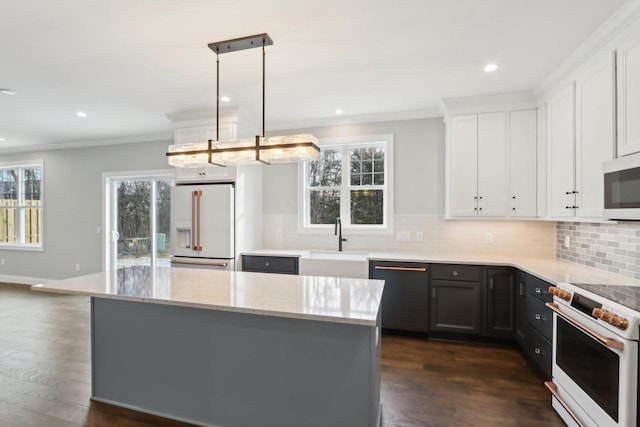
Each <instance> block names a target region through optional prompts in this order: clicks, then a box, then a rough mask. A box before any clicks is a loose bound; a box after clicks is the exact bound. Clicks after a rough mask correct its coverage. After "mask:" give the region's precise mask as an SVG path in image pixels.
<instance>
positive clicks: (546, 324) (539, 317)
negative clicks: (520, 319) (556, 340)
mask: <svg viewBox="0 0 640 427" xmlns="http://www.w3.org/2000/svg"><path fill="white" fill-rule="evenodd" d="M527 317H528V322H529V324H530V325H531V326H533V327H534V328H536V329H537V330H538V332H540V333H541V334H542V335H543V336H544V337H545V338H546V339H548V340H549V341H551V340H552V339H553V314H552V312H551V310H549V309H548V308H547V307H546V306H545V305H544V301H542V300H540V299H538V298H527Z"/></svg>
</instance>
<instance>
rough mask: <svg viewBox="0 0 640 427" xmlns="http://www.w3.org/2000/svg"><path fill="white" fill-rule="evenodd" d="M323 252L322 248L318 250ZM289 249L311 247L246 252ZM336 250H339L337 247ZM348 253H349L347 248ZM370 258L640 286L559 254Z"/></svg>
mask: <svg viewBox="0 0 640 427" xmlns="http://www.w3.org/2000/svg"><path fill="white" fill-rule="evenodd" d="M318 251H320V252H322V250H318ZM287 252H289V253H291V254H292V255H291V256H296V257H302V256H305V255H306V254H307V253H309V252H310V251H309V250H287V251H283V250H269V249H262V250H256V251H252V252H251V253H249V252H247V253H246V254H251V255H263V256H268V255H274V256H286V255H285V254H286V253H287ZM335 252H336V253H337V251H335ZM345 253H347V254H348V253H349V252H348V251H345ZM366 258H367V259H369V260H376V261H398V262H401V261H407V262H425V263H439V264H478V265H496V266H512V267H516V268H519V269H520V270H523V271H525V272H527V273H529V274H531V275H533V276H536V277H538V278H540V279H543V280H545V281H547V282H550V283H552V284H557V283H560V282H569V283H591V284H606V285H620V286H640V280H638V279H633V278H631V277H627V276H622V275H620V274H616V273H611V272H608V271H604V270H600V269H597V268H593V267H589V266H586V265H582V264H577V263H573V262H569V261H564V260H559V259H556V258H551V257H549V258H532V257H522V256H518V255H517V254H514V255H486V254H477V253H471V252H463V251H460V252H456V253H421V254H415V253H398V252H370V253H369V254H368V255H367V256H366Z"/></svg>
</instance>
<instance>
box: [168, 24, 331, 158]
mask: <svg viewBox="0 0 640 427" xmlns="http://www.w3.org/2000/svg"><path fill="white" fill-rule="evenodd" d="M272 44H273V41H272V40H271V38H270V37H269V35H268V34H266V33H264V34H258V35H255V36H249V37H242V38H239V39H233V40H226V41H222V42H216V43H209V48H210V49H211V50H213V51H214V52H215V53H216V70H217V73H216V137H217V139H218V140H217V141H211V140H209V141H206V142H198V143H192V144H177V145H171V146H169V149H168V151H167V157H168V160H169V165H170V166H175V167H180V168H200V167H204V166H210V165H216V166H227V165H240V164H248V163H266V164H271V163H284V162H298V161H305V160H317V159H318V155H319V152H320V148H319V147H318V140H317V139H316V138H315V137H314V136H313V135H309V134H300V135H286V136H269V137H266V136H265V135H264V134H265V126H264V116H265V114H264V111H265V108H264V106H265V72H264V71H265V53H264V47H265V46H269V45H272ZM255 47H262V135H257V136H256V137H255V138H249V139H239V140H232V141H220V132H219V124H218V123H219V122H220V120H219V109H220V105H219V104H220V77H219V76H220V57H219V55H220V54H221V53H228V52H235V51H238V50H244V49H252V48H255Z"/></svg>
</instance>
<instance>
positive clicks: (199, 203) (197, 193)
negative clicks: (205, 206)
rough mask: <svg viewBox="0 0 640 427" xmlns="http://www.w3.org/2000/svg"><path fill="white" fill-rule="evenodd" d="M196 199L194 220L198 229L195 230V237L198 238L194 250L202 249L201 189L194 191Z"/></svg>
mask: <svg viewBox="0 0 640 427" xmlns="http://www.w3.org/2000/svg"><path fill="white" fill-rule="evenodd" d="M196 200H197V203H198V209H197V210H196V222H197V223H198V231H197V232H196V237H197V238H198V245H197V246H196V250H198V251H201V250H202V241H201V240H200V237H201V236H200V209H201V206H202V190H198V191H197V192H196Z"/></svg>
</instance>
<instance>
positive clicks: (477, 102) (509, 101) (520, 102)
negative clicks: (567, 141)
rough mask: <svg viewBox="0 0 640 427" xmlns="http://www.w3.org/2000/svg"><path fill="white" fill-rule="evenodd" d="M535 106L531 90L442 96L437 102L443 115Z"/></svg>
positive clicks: (535, 102)
mask: <svg viewBox="0 0 640 427" xmlns="http://www.w3.org/2000/svg"><path fill="white" fill-rule="evenodd" d="M536 107H537V101H536V98H535V96H533V94H532V93H531V92H517V93H501V94H492V95H479V96H464V97H459V98H444V99H442V100H441V101H440V104H439V109H440V112H441V113H442V115H444V116H454V115H462V114H482V113H495V112H499V111H514V110H531V109H535V108H536Z"/></svg>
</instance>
